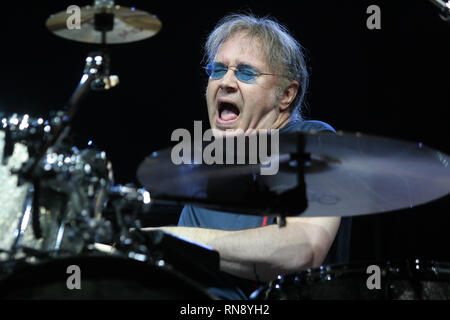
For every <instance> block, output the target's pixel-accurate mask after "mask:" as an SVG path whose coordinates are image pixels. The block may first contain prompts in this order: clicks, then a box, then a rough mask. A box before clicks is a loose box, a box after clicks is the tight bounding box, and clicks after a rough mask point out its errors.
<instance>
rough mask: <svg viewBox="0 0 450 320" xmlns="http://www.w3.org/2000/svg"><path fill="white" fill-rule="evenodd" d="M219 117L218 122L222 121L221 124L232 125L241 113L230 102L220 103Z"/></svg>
mask: <svg viewBox="0 0 450 320" xmlns="http://www.w3.org/2000/svg"><path fill="white" fill-rule="evenodd" d="M218 111H219V117H218V119H217V120H220V121H219V122H221V123H224V124H225V123H231V122H233V121H235V120H236V119H237V118H239V114H240V111H239V109H238V108H237V107H236V105H234V104H232V103H229V102H220V103H219V108H218Z"/></svg>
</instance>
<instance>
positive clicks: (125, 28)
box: [45, 6, 162, 44]
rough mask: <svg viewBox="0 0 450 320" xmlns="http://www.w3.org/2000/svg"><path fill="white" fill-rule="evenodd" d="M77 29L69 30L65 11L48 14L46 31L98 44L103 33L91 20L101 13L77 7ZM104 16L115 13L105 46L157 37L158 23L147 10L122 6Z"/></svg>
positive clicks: (114, 8) (93, 7)
mask: <svg viewBox="0 0 450 320" xmlns="http://www.w3.org/2000/svg"><path fill="white" fill-rule="evenodd" d="M80 9H81V10H80V28H79V29H76V28H74V29H69V28H68V26H67V19H68V18H69V17H70V14H68V13H67V12H66V11H61V12H58V13H56V14H53V15H51V16H50V17H49V18H48V19H47V21H46V23H45V24H46V26H47V28H48V29H49V30H50V31H51V32H52V33H54V34H55V35H57V36H59V37H62V38H65V39H68V40H74V41H79V42H85V43H101V42H102V33H101V32H100V31H98V30H96V29H95V24H94V17H95V14H96V13H99V12H100V11H101V10H100V8H99V7H95V6H85V7H81V8H80ZM104 10H106V11H105V12H107V13H112V14H114V28H113V30H111V31H107V32H106V44H118V43H128V42H134V41H140V40H143V39H147V38H150V37H152V36H154V35H155V34H157V33H158V32H159V31H160V30H161V27H162V23H161V21H160V20H159V19H158V18H157V17H156V16H155V15H152V14H150V13H148V12H146V11H142V10H137V9H135V8H128V7H122V6H113V7H110V8H104Z"/></svg>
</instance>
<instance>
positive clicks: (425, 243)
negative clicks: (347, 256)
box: [0, 0, 450, 260]
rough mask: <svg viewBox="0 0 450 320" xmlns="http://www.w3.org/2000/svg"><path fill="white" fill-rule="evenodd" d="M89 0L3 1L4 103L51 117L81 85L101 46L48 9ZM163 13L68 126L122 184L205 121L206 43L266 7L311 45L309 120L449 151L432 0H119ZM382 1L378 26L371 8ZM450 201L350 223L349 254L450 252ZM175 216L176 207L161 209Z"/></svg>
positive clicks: (122, 54) (441, 31) (0, 65)
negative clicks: (56, 22)
mask: <svg viewBox="0 0 450 320" xmlns="http://www.w3.org/2000/svg"><path fill="white" fill-rule="evenodd" d="M73 4H76V5H79V6H84V5H87V4H91V2H90V1H81V0H79V1H75V0H70V1H59V0H58V1H28V2H20V3H18V4H14V3H13V2H10V3H9V4H6V3H2V6H1V7H0V10H1V12H2V19H1V20H0V23H1V24H0V41H1V42H0V43H1V50H0V54H1V59H0V70H1V76H0V111H4V112H7V113H12V112H17V113H19V114H23V113H28V114H30V115H31V116H35V117H37V116H42V117H44V118H48V114H49V112H50V111H52V110H59V109H61V108H62V107H63V106H64V104H65V103H66V101H67V100H68V99H69V97H70V95H71V94H72V92H73V90H74V88H75V87H76V85H77V83H78V81H79V79H80V77H81V74H82V70H83V67H84V59H85V57H86V55H87V54H88V53H89V52H90V51H93V50H96V49H97V46H95V45H90V44H82V43H77V42H72V41H68V40H65V39H62V38H58V37H56V36H54V35H53V34H51V33H50V32H49V31H47V30H46V28H45V21H46V19H47V17H48V16H49V15H50V14H52V13H56V12H60V11H65V9H66V8H67V7H68V6H69V5H73ZM118 4H120V5H123V6H135V7H136V8H138V9H141V10H145V11H148V12H151V13H153V14H155V15H157V16H158V17H159V18H160V19H161V21H162V23H163V27H162V30H161V32H160V33H158V34H157V35H156V36H154V37H152V38H150V39H147V40H144V41H141V42H136V43H131V44H122V45H114V46H112V47H111V58H112V66H111V67H112V72H113V73H115V74H118V75H119V77H120V81H121V83H120V85H119V86H118V87H117V88H115V89H114V90H111V91H109V92H102V93H99V92H92V93H90V95H89V96H88V97H87V98H86V100H84V102H83V104H82V106H81V109H80V110H79V112H78V114H77V116H76V119H75V123H74V126H73V134H74V135H75V136H76V137H77V143H78V145H79V147H81V148H83V147H85V146H86V142H87V141H88V140H90V139H92V140H93V141H94V144H95V145H96V146H97V147H98V148H100V149H101V150H105V151H106V153H107V156H108V158H109V159H110V160H111V162H112V164H113V167H114V174H115V180H116V183H122V184H124V183H130V182H132V183H137V180H136V177H135V175H136V170H137V167H138V165H139V163H140V162H141V161H142V160H143V159H144V158H145V156H147V155H148V154H150V153H151V152H152V151H155V150H158V149H161V148H165V147H167V146H168V145H169V144H170V135H171V133H172V131H173V130H174V129H176V128H187V129H189V130H191V129H192V128H193V123H194V120H203V121H205V123H207V113H206V107H205V102H204V88H205V84H206V80H207V79H206V76H205V75H204V72H203V69H202V56H203V52H202V45H203V42H204V40H205V38H206V36H207V34H208V32H209V31H211V30H212V28H213V27H214V25H215V24H216V23H217V21H218V20H219V19H220V18H221V17H223V16H224V15H225V14H227V13H230V12H236V11H241V10H246V11H252V12H253V13H255V14H257V15H271V16H273V17H275V18H277V19H278V21H280V22H281V23H283V24H285V25H286V26H287V27H288V29H289V30H290V31H291V32H292V33H293V35H294V36H295V37H296V38H297V39H298V40H299V41H300V43H301V44H302V45H303V46H304V47H305V48H306V53H307V56H308V65H309V68H310V72H311V78H310V88H309V91H308V94H307V104H308V106H309V110H310V116H309V117H310V118H311V119H319V120H322V121H325V122H327V123H330V124H331V125H332V126H333V127H334V128H336V129H339V130H344V131H350V132H355V131H360V132H363V133H368V134H375V135H382V136H387V137H392V138H400V139H405V140H408V141H420V142H423V143H424V144H426V145H428V146H430V147H433V148H436V149H439V150H441V151H444V152H446V153H447V154H448V153H450V144H449V142H448V137H449V133H450V126H449V119H448V108H449V107H450V103H449V102H450V100H449V92H450V90H449V81H448V77H449V56H450V55H449V53H450V51H449V40H450V37H449V36H450V25H449V24H446V23H445V22H444V21H442V20H441V19H440V18H439V17H438V12H437V9H436V8H435V7H434V6H433V5H432V4H431V3H430V2H429V1H425V0H424V1H407V0H403V1H356V0H355V1H349V0H341V1H220V2H218V1H217V2H216V1H199V2H198V1H197V2H187V1H184V2H172V1H152V2H150V1H120V2H118ZM371 4H376V5H378V6H379V7H380V8H381V30H368V29H367V27H366V19H367V18H368V16H369V14H367V13H366V9H367V7H368V6H369V5H371ZM449 211H450V210H449V201H448V200H445V201H441V202H439V203H436V204H433V205H429V206H424V207H419V208H415V209H412V210H405V211H401V212H397V213H391V214H382V215H372V216H366V217H357V218H355V219H354V226H353V238H352V251H351V252H352V259H353V260H363V259H387V258H405V257H408V258H411V257H426V258H432V259H439V260H450V252H449V250H448V249H447V243H448V236H447V234H448V231H447V230H448V227H449V226H450V224H449V223H448V221H449V219H447V215H448V214H449V213H450V212H449ZM164 218H165V219H166V220H167V221H166V222H167V223H174V222H176V216H175V215H174V214H168V215H167V217H164Z"/></svg>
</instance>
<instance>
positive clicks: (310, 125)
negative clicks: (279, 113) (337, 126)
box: [280, 120, 336, 133]
mask: <svg viewBox="0 0 450 320" xmlns="http://www.w3.org/2000/svg"><path fill="white" fill-rule="evenodd" d="M280 131H282V132H293V131H303V132H309V131H328V132H334V133H335V132H336V130H334V128H333V127H332V126H331V125H329V124H328V123H326V122H323V121H319V120H299V121H291V122H289V123H288V124H287V125H286V126H284V127H283V128H281V130H280Z"/></svg>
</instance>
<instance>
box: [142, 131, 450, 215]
mask: <svg viewBox="0 0 450 320" xmlns="http://www.w3.org/2000/svg"><path fill="white" fill-rule="evenodd" d="M301 135H302V136H303V137H304V141H305V147H304V152H305V153H307V154H309V156H310V159H309V160H307V161H306V162H305V166H304V181H305V183H306V191H305V194H306V198H307V202H308V203H307V208H306V210H301V209H298V211H297V212H293V213H294V214H293V213H292V212H290V213H289V215H301V216H305V217H317V216H342V217H345V216H358V215H366V214H375V213H383V212H391V211H396V210H401V209H406V208H412V207H415V206H418V205H422V204H425V203H428V202H431V201H434V200H437V199H439V198H442V197H445V196H447V195H448V194H449V191H450V165H449V163H450V158H449V156H448V155H447V154H445V153H443V152H440V151H438V150H434V149H432V148H430V147H427V146H425V145H424V144H422V143H416V142H409V141H403V140H396V139H391V138H386V137H380V136H371V135H364V134H361V133H345V132H338V134H324V133H302V134H301ZM296 136H297V134H296V133H282V134H280V137H279V140H280V143H279V163H280V167H279V171H278V173H277V174H276V175H273V176H270V175H265V176H262V175H260V165H218V164H214V165H206V164H181V165H175V164H173V162H172V161H171V149H170V148H168V149H164V150H161V151H158V152H155V153H153V154H152V155H150V156H149V157H147V158H146V159H145V160H144V161H143V162H142V163H141V165H140V166H139V168H138V171H137V177H138V180H139V182H140V183H141V184H142V185H143V186H144V187H145V188H146V189H147V190H149V191H150V192H151V194H152V199H162V200H168V201H179V202H180V203H194V204H199V205H201V206H204V207H207V208H210V209H215V210H219V211H224V212H237V213H244V214H252V215H267V214H272V215H276V213H274V212H268V210H267V209H264V206H267V205H270V201H272V200H273V199H272V198H271V195H273V193H274V192H275V193H280V191H285V190H289V189H292V188H294V187H296V186H297V185H298V181H297V174H296V172H297V170H295V168H294V167H295V165H293V160H292V158H291V156H290V154H291V153H294V152H296V151H297V140H296ZM255 177H257V179H255ZM258 201H259V202H260V203H262V205H261V206H259V207H258V205H257V203H258ZM289 201H291V203H288V206H292V208H294V211H295V210H297V207H298V208H301V206H299V205H298V203H296V202H300V201H301V194H299V197H297V200H296V199H295V197H294V198H293V199H291V200H289Z"/></svg>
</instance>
